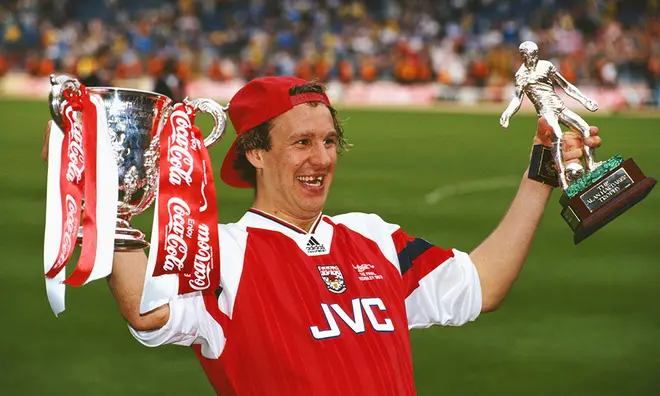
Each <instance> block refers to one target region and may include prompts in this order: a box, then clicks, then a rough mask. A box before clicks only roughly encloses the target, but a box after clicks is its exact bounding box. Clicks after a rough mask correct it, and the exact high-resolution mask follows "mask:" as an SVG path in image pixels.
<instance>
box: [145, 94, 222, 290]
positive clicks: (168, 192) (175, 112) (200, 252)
mask: <svg viewBox="0 0 660 396" xmlns="http://www.w3.org/2000/svg"><path fill="white" fill-rule="evenodd" d="M194 121H195V112H194V109H193V108H192V107H191V106H189V105H188V104H184V103H178V104H176V105H175V106H174V108H173V109H172V113H171V115H170V117H169V119H168V122H167V123H166V125H165V127H164V128H163V131H162V132H161V136H160V163H159V168H160V180H159V187H158V208H157V210H158V251H157V256H156V267H155V269H154V273H153V275H154V276H160V275H165V274H178V277H179V294H186V293H191V292H195V291H210V292H213V291H215V290H216V289H217V288H218V286H219V283H220V272H219V271H220V251H219V249H220V246H219V243H218V226H217V204H216V194H215V184H214V182H213V170H212V167H211V161H210V158H209V154H208V151H207V149H206V147H205V146H204V142H203V138H202V133H201V131H200V130H199V129H198V128H197V127H195V126H194V125H193V123H194Z"/></svg>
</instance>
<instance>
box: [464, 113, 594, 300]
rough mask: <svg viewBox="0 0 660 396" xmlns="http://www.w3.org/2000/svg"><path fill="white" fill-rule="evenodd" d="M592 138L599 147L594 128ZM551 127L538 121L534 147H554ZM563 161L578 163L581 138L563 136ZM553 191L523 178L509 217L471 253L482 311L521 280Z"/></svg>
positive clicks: (501, 297) (591, 144) (508, 212)
mask: <svg viewBox="0 0 660 396" xmlns="http://www.w3.org/2000/svg"><path fill="white" fill-rule="evenodd" d="M591 132H592V133H591V136H590V137H589V138H587V139H585V140H584V144H586V145H588V146H590V147H598V146H600V144H601V139H600V137H598V136H595V135H597V134H598V129H597V128H595V127H592V128H591ZM551 134H552V128H550V127H549V126H548V123H547V122H546V121H545V119H544V118H540V119H539V123H538V129H537V134H536V136H535V138H534V144H543V145H546V146H549V145H551V140H550V136H551ZM563 139H564V145H563V146H564V147H563V150H564V154H563V158H564V161H566V162H569V161H575V160H576V159H577V158H579V157H580V156H581V155H582V148H581V145H582V142H581V140H580V137H579V136H577V135H572V134H570V133H568V132H567V133H565V134H564V137H563ZM551 192H552V188H551V187H550V186H548V185H545V184H543V183H540V182H537V181H534V180H531V179H529V178H527V176H526V175H525V176H523V178H522V181H521V182H520V186H519V188H518V192H517V194H516V196H515V198H514V199H513V202H512V203H511V206H510V207H509V210H508V211H507V213H506V215H505V216H504V218H503V219H502V221H501V222H500V224H499V225H498V226H497V228H495V230H494V231H493V232H492V233H491V234H490V235H489V236H488V238H486V239H485V240H484V241H483V242H482V243H481V244H480V245H479V246H478V247H477V248H476V249H474V251H472V253H470V258H471V259H472V262H473V263H474V265H475V266H476V268H477V271H478V272H479V281H480V283H481V293H482V312H489V311H493V310H495V309H497V308H498V307H499V305H500V304H501V303H502V301H503V300H504V297H505V296H506V294H507V293H508V292H509V290H510V289H511V286H512V285H513V282H514V281H515V280H516V278H517V277H518V274H519V273H520V270H521V269H522V266H523V263H524V262H525V259H526V258H527V255H528V253H529V250H530V248H531V246H532V242H533V240H534V235H535V234H536V230H537V228H538V226H539V223H540V221H541V217H542V216H543V211H544V209H545V207H546V204H547V203H548V199H549V198H550V194H551Z"/></svg>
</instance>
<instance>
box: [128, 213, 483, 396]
mask: <svg viewBox="0 0 660 396" xmlns="http://www.w3.org/2000/svg"><path fill="white" fill-rule="evenodd" d="M219 230H220V254H221V263H222V266H221V285H222V290H221V292H220V291H218V293H216V295H217V298H216V296H212V295H209V296H206V297H203V296H202V295H201V294H199V293H198V294H189V295H184V296H179V297H176V298H175V299H174V300H173V301H171V302H170V319H169V321H168V323H167V324H166V325H165V326H164V327H163V328H161V329H159V330H156V331H151V332H139V331H135V330H133V329H131V332H132V333H133V335H134V336H135V337H136V338H137V339H138V340H139V341H140V342H142V343H143V344H145V345H147V346H158V345H163V344H178V345H187V346H190V345H192V347H193V348H194V350H195V352H196V354H197V357H198V358H199V360H200V361H201V363H202V366H203V367H204V370H205V372H206V374H207V376H208V378H209V379H210V381H211V383H212V385H213V387H214V388H215V390H216V392H218V393H219V394H222V395H234V394H237V395H265V394H268V395H337V394H342V395H362V396H364V395H381V396H382V395H413V394H415V388H414V381H413V370H412V358H411V352H410V337H409V332H408V329H410V328H415V327H428V326H431V325H433V324H441V325H451V326H458V325H462V324H464V323H466V322H468V321H471V320H474V319H475V318H476V317H477V316H478V315H479V313H480V311H481V287H480V284H479V277H478V274H477V271H476V268H475V267H474V265H473V264H472V262H471V260H470V258H469V256H468V255H467V254H465V253H463V252H459V251H457V250H443V249H440V248H438V247H435V246H433V245H431V244H429V243H428V242H426V241H425V240H423V239H418V238H413V237H410V236H408V235H406V234H405V233H404V232H403V231H402V230H401V229H400V228H399V227H398V226H395V225H392V224H388V223H386V222H384V221H383V220H382V219H381V218H380V217H378V216H377V215H374V214H363V213H350V214H345V215H340V216H334V217H330V216H325V215H322V216H319V218H318V219H317V221H316V223H315V224H314V226H313V227H312V228H311V230H310V232H309V233H307V232H305V231H303V230H302V229H300V228H298V227H296V226H294V225H291V224H289V223H286V222H284V221H282V220H280V219H277V218H275V217H273V216H270V215H268V214H266V213H263V212H260V211H258V210H255V209H251V210H250V211H249V212H248V213H246V214H245V216H243V218H242V219H241V220H240V221H239V222H238V223H236V224H221V225H219Z"/></svg>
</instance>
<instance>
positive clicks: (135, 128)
mask: <svg viewBox="0 0 660 396" xmlns="http://www.w3.org/2000/svg"><path fill="white" fill-rule="evenodd" d="M50 84H51V88H50V93H49V98H48V99H49V105H50V106H49V107H50V112H51V116H52V118H53V120H54V121H55V123H57V125H58V126H59V127H60V128H61V129H62V130H64V123H63V119H62V111H63V106H64V104H65V102H66V98H65V95H64V94H65V92H71V93H74V94H76V93H78V92H79V91H80V82H79V81H78V80H76V79H75V78H72V77H70V76H66V75H60V76H54V75H51V77H50ZM87 91H88V92H89V93H90V94H96V95H99V96H100V97H101V99H102V100H103V102H104V104H105V109H106V113H107V122H108V133H109V134H110V142H111V144H112V148H113V151H114V158H115V160H116V161H117V166H118V171H119V202H118V203H117V226H116V229H115V250H136V249H144V248H147V247H149V243H148V242H147V241H146V240H145V236H144V233H143V232H142V231H140V230H137V229H135V228H133V227H131V224H130V222H129V221H130V219H131V217H133V216H135V215H137V214H140V213H142V212H144V211H145V210H146V209H147V208H148V207H149V206H150V205H151V203H152V202H153V200H154V198H155V197H156V194H155V193H156V187H157V184H158V158H159V154H160V152H159V144H158V142H159V137H160V132H161V131H162V129H163V127H164V126H165V124H166V122H167V119H168V117H169V115H170V113H171V110H172V106H173V105H174V103H173V102H172V100H171V99H170V98H168V97H167V96H165V95H160V94H157V93H155V92H149V91H141V90H135V89H124V88H112V87H87ZM185 101H186V102H187V103H188V104H189V105H191V106H192V107H193V108H194V109H195V111H199V112H203V113H208V114H210V115H211V117H213V121H214V122H215V125H214V127H213V130H212V131H211V133H210V134H209V136H208V137H206V138H205V139H204V145H205V146H206V147H211V146H212V145H214V144H216V143H217V142H218V141H220V139H221V138H222V136H223V134H224V132H225V129H226V126H227V113H226V111H227V108H225V107H222V106H220V105H219V104H218V103H216V102H215V101H213V100H211V99H194V100H190V101H188V99H186V100H185ZM74 117H77V120H78V121H80V119H81V114H80V113H78V114H75V115H74ZM83 210H84V209H83ZM81 240H82V230H80V232H79V233H78V244H80V243H81Z"/></svg>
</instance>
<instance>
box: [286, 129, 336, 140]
mask: <svg viewBox="0 0 660 396" xmlns="http://www.w3.org/2000/svg"><path fill="white" fill-rule="evenodd" d="M316 135H317V134H316V133H315V132H311V131H306V132H300V133H296V134H293V135H291V136H290V137H289V138H290V139H302V138H312V137H315V136H316ZM325 135H326V136H327V135H331V136H334V137H337V136H339V133H338V132H337V131H336V130H334V129H333V130H332V131H328V132H327V133H326V134H325Z"/></svg>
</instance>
